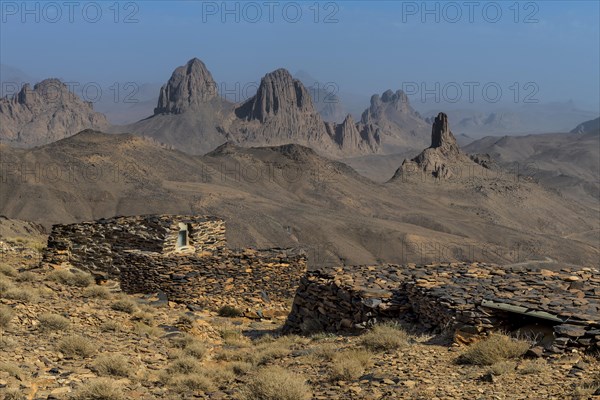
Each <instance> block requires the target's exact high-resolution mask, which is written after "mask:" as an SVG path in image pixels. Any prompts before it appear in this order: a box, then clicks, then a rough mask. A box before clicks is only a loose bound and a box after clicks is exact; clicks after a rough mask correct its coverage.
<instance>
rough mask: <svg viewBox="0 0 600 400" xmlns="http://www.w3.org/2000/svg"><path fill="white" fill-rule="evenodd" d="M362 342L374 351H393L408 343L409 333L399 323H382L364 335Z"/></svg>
mask: <svg viewBox="0 0 600 400" xmlns="http://www.w3.org/2000/svg"><path fill="white" fill-rule="evenodd" d="M360 343H361V344H362V345H363V346H364V347H366V348H367V349H369V350H372V351H392V350H397V349H400V348H402V347H405V346H407V345H408V334H407V333H406V332H405V331H404V330H403V329H402V328H401V327H400V326H399V325H395V324H381V325H376V326H375V327H373V329H371V330H370V331H369V332H367V333H365V334H364V335H362V336H361V338H360Z"/></svg>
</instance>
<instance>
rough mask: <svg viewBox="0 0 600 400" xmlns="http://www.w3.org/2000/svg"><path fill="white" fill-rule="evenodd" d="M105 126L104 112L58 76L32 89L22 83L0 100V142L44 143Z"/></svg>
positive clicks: (26, 144)
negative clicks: (95, 109)
mask: <svg viewBox="0 0 600 400" xmlns="http://www.w3.org/2000/svg"><path fill="white" fill-rule="evenodd" d="M108 125H109V124H108V121H107V120H106V117H105V116H104V114H101V113H97V112H94V109H93V107H92V104H91V103H89V102H86V101H83V100H82V99H80V98H79V97H78V96H77V95H76V94H74V93H72V92H71V91H69V88H68V87H67V85H65V84H64V83H63V82H61V81H60V80H58V79H46V80H43V81H42V82H40V83H38V84H36V85H35V86H34V87H33V89H31V87H30V86H29V85H28V84H25V85H23V87H22V89H21V91H20V92H19V93H17V94H16V95H14V96H13V97H11V98H9V97H4V98H2V99H0V141H1V142H2V143H5V144H8V145H11V146H17V147H33V146H39V145H44V144H47V143H51V142H54V141H57V140H60V139H64V138H66V137H69V136H72V135H74V134H76V133H77V132H80V131H82V130H84V129H96V130H101V129H105V128H107V127H108Z"/></svg>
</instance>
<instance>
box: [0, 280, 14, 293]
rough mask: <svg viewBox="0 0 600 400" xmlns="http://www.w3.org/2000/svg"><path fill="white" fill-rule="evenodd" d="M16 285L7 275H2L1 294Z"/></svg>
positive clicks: (0, 282)
mask: <svg viewBox="0 0 600 400" xmlns="http://www.w3.org/2000/svg"><path fill="white" fill-rule="evenodd" d="M13 287H14V285H13V283H12V281H11V280H10V279H9V278H7V277H5V276H4V275H0V295H1V294H3V293H4V292H6V291H7V290H9V289H12V288H13Z"/></svg>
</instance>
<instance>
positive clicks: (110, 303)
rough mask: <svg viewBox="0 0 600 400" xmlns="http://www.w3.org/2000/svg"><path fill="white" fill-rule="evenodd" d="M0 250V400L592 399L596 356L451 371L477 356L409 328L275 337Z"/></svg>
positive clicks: (21, 249)
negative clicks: (209, 399) (193, 399)
mask: <svg viewBox="0 0 600 400" xmlns="http://www.w3.org/2000/svg"><path fill="white" fill-rule="evenodd" d="M0 245H1V246H2V258H1V260H0V261H1V264H0V334H1V336H0V398H4V399H78V400H84V399H107V400H113V399H115V400H116V399H188V398H215V399H274V400H275V399H288V400H294V399H310V398H314V399H561V400H562V399H591V398H595V397H594V393H596V394H597V393H599V392H598V390H599V389H600V362H599V360H598V355H597V354H581V353H577V352H571V353H568V354H563V355H556V356H553V357H551V358H547V359H533V360H532V359H526V358H522V357H520V356H519V354H520V352H519V354H513V355H512V356H510V357H508V356H507V357H506V358H510V359H506V360H504V359H503V357H501V356H494V357H491V358H488V359H486V362H478V363H476V364H475V365H474V364H472V363H471V364H468V363H467V364H465V363H464V362H465V360H468V359H469V357H467V356H468V355H469V354H470V355H471V356H472V354H473V349H474V347H473V346H476V345H477V344H475V345H471V346H470V347H466V346H458V345H454V344H452V343H450V342H449V341H447V340H446V339H445V338H443V337H433V336H428V335H424V334H422V333H406V329H408V331H410V327H405V328H401V327H398V326H382V327H378V328H376V330H375V331H374V332H372V333H366V334H363V335H361V336H335V335H326V334H317V335H314V336H311V337H301V336H295V335H289V336H280V335H279V330H280V328H281V326H282V325H283V323H284V320H283V319H274V320H262V321H261V320H250V319H245V318H239V317H235V316H231V317H225V316H219V315H218V312H215V311H202V312H191V311H189V310H187V309H186V307H185V306H184V305H178V304H174V303H169V302H165V301H162V300H161V299H160V298H157V297H153V296H142V295H139V296H126V295H124V294H122V293H121V292H120V290H119V288H118V284H117V283H116V282H108V283H106V284H103V285H96V284H95V282H94V281H93V279H91V278H90V277H89V276H87V275H85V274H73V273H70V272H68V271H50V270H39V269H37V268H36V267H37V262H38V260H39V249H41V246H42V244H41V242H37V241H34V240H29V239H20V240H4V241H3V242H1V243H0ZM230 313H231V315H235V310H230ZM499 343H500V342H499ZM507 343H510V344H511V346H512V344H514V343H517V342H514V341H510V342H507ZM517 347H518V346H517ZM492 350H494V349H492ZM495 350H496V353H498V352H497V350H498V348H495ZM500 350H502V349H500ZM469 351H470V352H469ZM487 351H488V353H486V354H488V356H489V355H490V354H492V353H493V354H496V353H494V351H492V352H491V353H490V351H489V349H488V350H487ZM500 353H502V352H500ZM505 355H506V354H505ZM459 360H462V362H463V363H459V362H458V361H459ZM471 361H473V358H471ZM480 361H481V360H480ZM487 361H489V362H487ZM490 363H491V364H492V365H477V364H490ZM599 398H600V397H599Z"/></svg>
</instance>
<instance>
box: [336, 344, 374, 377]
mask: <svg viewBox="0 0 600 400" xmlns="http://www.w3.org/2000/svg"><path fill="white" fill-rule="evenodd" d="M371 356H372V354H371V353H370V352H368V351H365V350H350V351H345V352H342V353H338V354H336V355H335V356H334V358H333V363H332V365H331V378H332V379H334V380H340V379H341V380H344V381H349V380H353V379H356V378H358V377H360V376H362V375H363V374H364V372H365V370H366V368H367V367H368V366H369V364H370V362H371Z"/></svg>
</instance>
